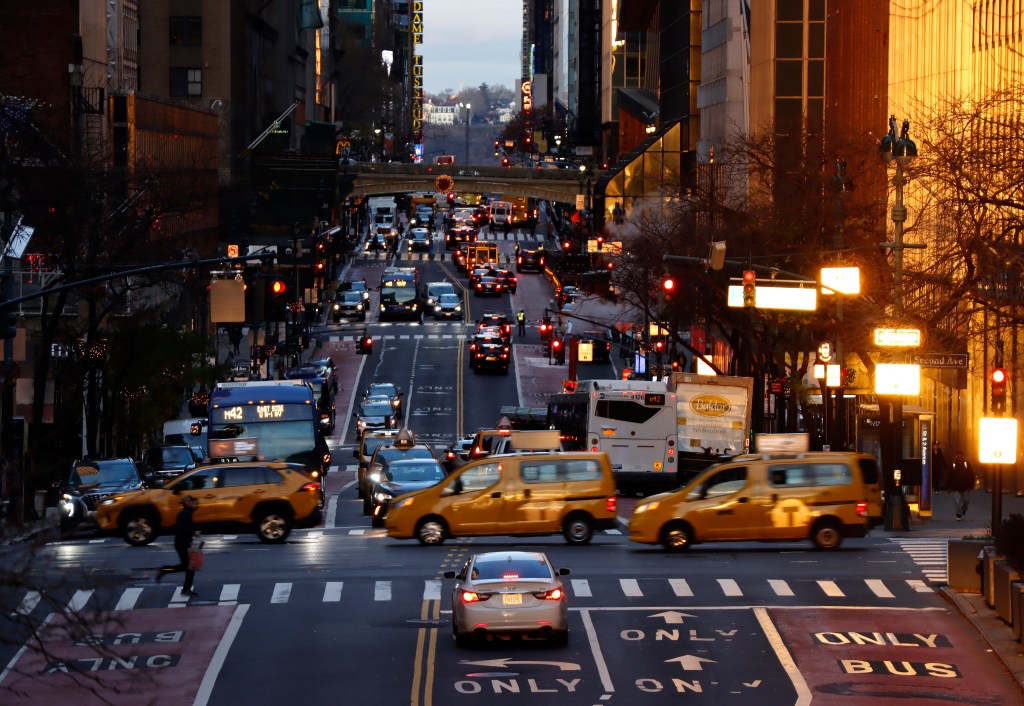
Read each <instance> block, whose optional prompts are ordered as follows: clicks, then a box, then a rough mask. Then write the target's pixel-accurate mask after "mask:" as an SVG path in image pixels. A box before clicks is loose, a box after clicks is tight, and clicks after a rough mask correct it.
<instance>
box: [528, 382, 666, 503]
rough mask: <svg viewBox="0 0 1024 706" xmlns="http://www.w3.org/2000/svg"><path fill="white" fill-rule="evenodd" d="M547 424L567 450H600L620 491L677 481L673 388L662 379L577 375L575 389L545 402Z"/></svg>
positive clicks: (661, 486)
mask: <svg viewBox="0 0 1024 706" xmlns="http://www.w3.org/2000/svg"><path fill="white" fill-rule="evenodd" d="M548 426H549V427H550V428H552V429H558V430H559V431H560V432H561V433H562V439H563V446H564V447H565V449H566V450H567V451H595V452H596V451H604V452H605V453H607V454H608V458H609V460H610V461H611V463H612V471H613V473H614V475H615V479H616V484H617V486H618V488H619V490H620V491H623V492H633V493H636V492H640V493H644V494H647V493H650V492H657V491H661V490H667V489H671V488H675V487H677V486H678V485H679V482H680V480H681V479H680V478H678V470H677V455H676V438H677V431H676V393H675V392H670V391H669V389H668V385H667V384H666V383H664V382H656V381H649V380H581V381H579V383H578V384H577V387H576V391H575V392H569V393H564V394H555V395H552V396H551V399H550V401H549V402H548Z"/></svg>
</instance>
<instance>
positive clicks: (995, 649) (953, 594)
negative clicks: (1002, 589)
mask: <svg viewBox="0 0 1024 706" xmlns="http://www.w3.org/2000/svg"><path fill="white" fill-rule="evenodd" d="M938 590H939V593H940V594H941V595H942V597H943V598H945V599H946V600H947V601H948V602H949V603H951V604H953V605H954V606H955V607H956V609H957V610H958V611H960V614H961V615H962V616H963V617H964V618H966V619H967V620H969V621H970V622H971V624H972V625H974V627H975V628H976V629H977V630H978V632H979V633H980V634H981V637H982V639H984V640H985V642H986V643H987V644H988V646H989V649H990V650H991V651H992V653H993V654H995V656H996V657H997V658H998V659H999V661H1000V662H1001V663H1002V664H1003V667H1004V668H1005V669H1006V671H1007V672H1009V674H1010V676H1011V677H1013V679H1014V681H1016V682H1017V686H1018V687H1019V688H1020V689H1021V690H1022V691H1024V645H1022V644H1021V643H1020V642H1018V641H1016V640H1014V639H1013V633H1012V632H1011V628H1010V626H1008V625H1007V624H1006V623H1004V622H1003V621H1002V620H1001V619H1000V618H999V616H997V615H996V614H995V611H993V610H991V609H990V608H989V607H988V605H986V604H985V601H984V599H983V598H982V597H981V595H980V594H975V593H958V592H957V591H954V590H953V589H951V588H950V587H949V586H942V587H940V588H939V589H938Z"/></svg>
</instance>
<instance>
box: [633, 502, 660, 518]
mask: <svg viewBox="0 0 1024 706" xmlns="http://www.w3.org/2000/svg"><path fill="white" fill-rule="evenodd" d="M660 504H661V503H659V502H658V501H657V500H655V501H653V502H649V503H641V504H640V505H637V506H636V509H635V510H633V514H635V515H638V514H640V513H641V512H647V511H648V510H657V509H658V505H660Z"/></svg>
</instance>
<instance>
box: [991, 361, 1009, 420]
mask: <svg viewBox="0 0 1024 706" xmlns="http://www.w3.org/2000/svg"><path fill="white" fill-rule="evenodd" d="M988 380H989V383H991V391H992V411H993V412H1005V411H1006V371H1005V370H1003V369H1002V368H993V369H992V372H991V373H989V375H988Z"/></svg>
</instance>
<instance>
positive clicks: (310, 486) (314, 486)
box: [302, 483, 320, 493]
mask: <svg viewBox="0 0 1024 706" xmlns="http://www.w3.org/2000/svg"><path fill="white" fill-rule="evenodd" d="M302 489H303V490H305V491H306V492H309V493H315V492H317V491H318V490H320V484H319V483H306V484H305V485H304V486H302Z"/></svg>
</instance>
